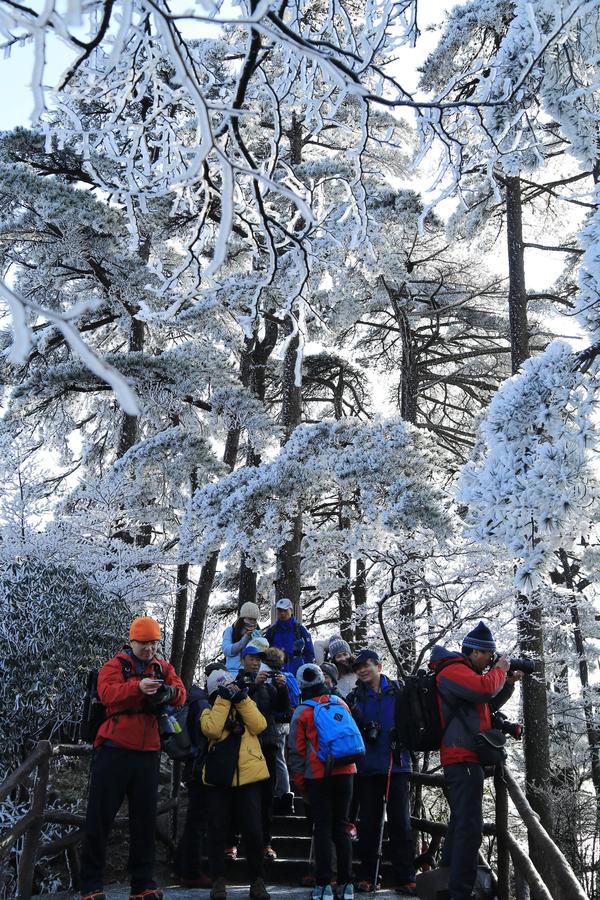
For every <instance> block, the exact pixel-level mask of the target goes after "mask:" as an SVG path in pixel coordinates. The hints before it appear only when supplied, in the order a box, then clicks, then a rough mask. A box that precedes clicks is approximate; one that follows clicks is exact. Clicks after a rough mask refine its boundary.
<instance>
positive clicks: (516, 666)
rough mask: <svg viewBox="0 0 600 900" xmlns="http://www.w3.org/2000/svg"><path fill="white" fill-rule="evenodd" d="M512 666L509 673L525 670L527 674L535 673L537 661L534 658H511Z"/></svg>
mask: <svg viewBox="0 0 600 900" xmlns="http://www.w3.org/2000/svg"><path fill="white" fill-rule="evenodd" d="M509 663H510V667H509V669H508V672H507V674H508V675H514V673H515V672H523V673H524V674H525V675H533V673H534V672H535V661H534V660H533V659H519V658H517V659H510V660H509Z"/></svg>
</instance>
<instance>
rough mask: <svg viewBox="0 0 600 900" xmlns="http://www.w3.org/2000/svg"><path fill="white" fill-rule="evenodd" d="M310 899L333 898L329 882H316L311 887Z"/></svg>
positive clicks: (331, 899) (329, 899) (328, 899)
mask: <svg viewBox="0 0 600 900" xmlns="http://www.w3.org/2000/svg"><path fill="white" fill-rule="evenodd" d="M311 900H333V890H332V888H331V885H330V884H316V885H315V886H314V888H313V889H312V894H311Z"/></svg>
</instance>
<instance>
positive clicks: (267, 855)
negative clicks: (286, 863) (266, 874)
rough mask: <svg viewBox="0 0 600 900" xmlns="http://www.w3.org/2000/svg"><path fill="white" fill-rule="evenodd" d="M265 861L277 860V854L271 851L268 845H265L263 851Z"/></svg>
mask: <svg viewBox="0 0 600 900" xmlns="http://www.w3.org/2000/svg"><path fill="white" fill-rule="evenodd" d="M264 854H265V859H277V854H276V853H275V851H274V850H273V848H272V847H271V845H270V844H267V846H266V847H265V850H264Z"/></svg>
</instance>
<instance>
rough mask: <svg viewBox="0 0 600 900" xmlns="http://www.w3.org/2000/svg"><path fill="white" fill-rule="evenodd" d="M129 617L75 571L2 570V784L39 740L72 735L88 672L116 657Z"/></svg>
mask: <svg viewBox="0 0 600 900" xmlns="http://www.w3.org/2000/svg"><path fill="white" fill-rule="evenodd" d="M129 618H130V615H129V610H128V607H127V604H126V603H125V602H124V601H123V600H120V599H118V598H115V597H114V596H112V597H111V596H108V595H103V594H101V593H99V592H98V591H97V590H95V589H93V588H92V587H91V586H90V585H89V584H88V583H87V582H86V581H85V579H84V578H83V577H82V576H81V575H79V574H77V573H76V572H75V571H73V570H71V569H68V568H58V567H56V566H49V565H45V564H43V563H41V562H39V561H37V560H30V559H28V560H23V561H17V562H14V563H12V564H10V565H8V566H5V567H4V568H3V570H2V571H0V646H1V647H2V651H1V656H0V719H1V720H2V724H3V727H2V732H3V736H2V742H1V743H0V777H2V775H3V774H5V773H6V771H7V770H9V769H11V768H13V767H14V766H15V765H16V764H18V762H19V761H20V760H21V759H22V757H23V756H24V755H25V754H26V753H27V752H28V749H29V748H30V746H31V742H32V741H35V740H38V739H41V738H57V737H59V736H61V735H62V734H66V735H67V736H68V735H69V734H71V733H72V726H73V724H74V722H75V721H76V720H77V718H78V715H79V712H80V709H81V704H82V698H83V693H84V689H85V676H86V672H87V670H88V669H89V668H94V667H96V666H98V665H100V664H101V663H103V662H104V661H106V659H107V658H108V657H109V656H111V655H112V654H113V653H114V652H115V650H116V649H117V647H118V645H119V640H120V639H121V637H122V635H123V634H126V627H127V623H128V621H129ZM69 728H71V730H69Z"/></svg>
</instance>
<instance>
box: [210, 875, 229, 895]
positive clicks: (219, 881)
mask: <svg viewBox="0 0 600 900" xmlns="http://www.w3.org/2000/svg"><path fill="white" fill-rule="evenodd" d="M226 898H227V885H226V884H225V879H224V878H215V880H214V881H213V886H212V888H211V889H210V900H226Z"/></svg>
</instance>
